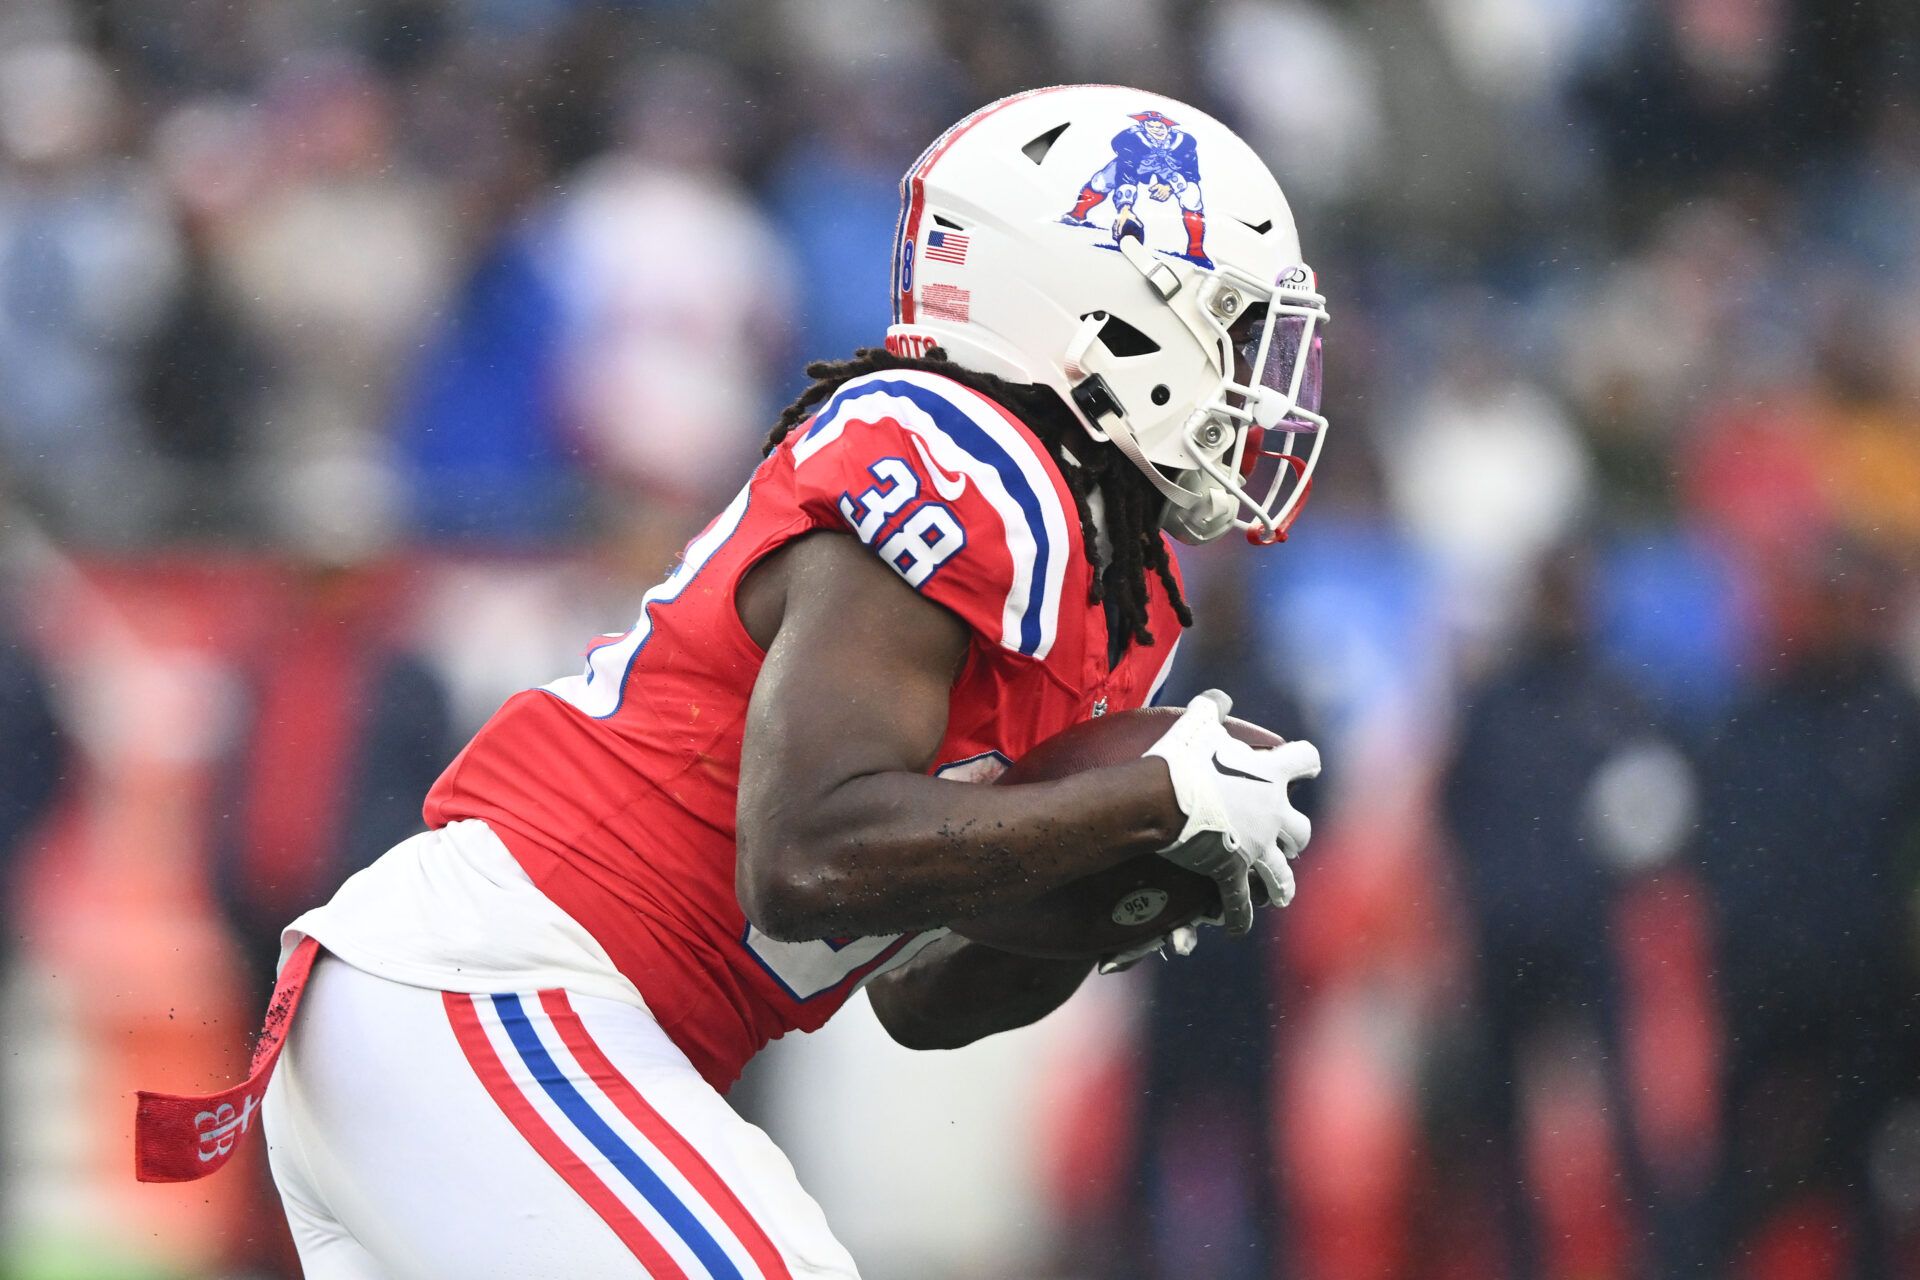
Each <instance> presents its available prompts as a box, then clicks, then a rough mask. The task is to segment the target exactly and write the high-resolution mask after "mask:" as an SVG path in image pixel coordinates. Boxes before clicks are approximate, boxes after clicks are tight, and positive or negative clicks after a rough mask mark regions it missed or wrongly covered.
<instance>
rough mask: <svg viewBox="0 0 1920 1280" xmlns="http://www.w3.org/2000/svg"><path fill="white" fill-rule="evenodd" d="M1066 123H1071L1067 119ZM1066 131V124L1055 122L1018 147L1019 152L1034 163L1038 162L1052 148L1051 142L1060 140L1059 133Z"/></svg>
mask: <svg viewBox="0 0 1920 1280" xmlns="http://www.w3.org/2000/svg"><path fill="white" fill-rule="evenodd" d="M1067 123H1068V124H1071V123H1072V121H1068V122H1067ZM1066 131H1067V126H1066V125H1065V124H1057V125H1055V126H1053V128H1051V129H1049V130H1047V131H1046V132H1045V133H1043V134H1041V135H1040V136H1039V137H1037V138H1035V139H1034V140H1033V141H1032V142H1029V143H1028V144H1027V145H1026V146H1024V147H1022V148H1020V153H1021V154H1022V155H1024V156H1026V158H1027V159H1029V160H1031V161H1033V162H1034V163H1035V164H1039V163H1041V162H1042V161H1044V160H1045V159H1046V158H1047V152H1049V151H1051V150H1053V144H1054V143H1056V142H1058V141H1060V135H1061V134H1063V133H1065V132H1066Z"/></svg>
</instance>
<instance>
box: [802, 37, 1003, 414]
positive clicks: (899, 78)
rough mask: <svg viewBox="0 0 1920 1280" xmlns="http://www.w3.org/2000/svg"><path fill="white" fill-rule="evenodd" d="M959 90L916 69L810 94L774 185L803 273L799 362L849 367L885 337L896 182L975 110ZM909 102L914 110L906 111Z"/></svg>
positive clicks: (928, 70)
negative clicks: (805, 124)
mask: <svg viewBox="0 0 1920 1280" xmlns="http://www.w3.org/2000/svg"><path fill="white" fill-rule="evenodd" d="M909 82H911V88H910V87H909ZM928 82H931V83H932V85H933V86H934V87H935V91H934V92H932V93H929V92H927V86H928ZM955 88H957V86H953V85H950V84H948V83H946V79H945V78H943V77H942V76H940V75H939V73H938V71H937V70H936V69H935V68H933V67H929V66H926V65H924V64H910V65H909V66H905V67H888V68H882V69H877V70H875V71H874V72H872V73H868V74H863V75H860V76H857V77H851V78H847V79H844V80H836V81H831V82H829V83H828V85H826V86H824V87H823V89H822V90H821V91H820V92H818V93H815V94H812V95H809V98H808V106H809V108H810V110H809V116H810V117H811V119H812V120H813V121H814V122H815V126H814V127H813V128H811V129H807V130H804V131H802V132H801V133H800V134H799V136H797V137H796V138H795V139H794V140H793V142H792V143H791V144H790V145H789V146H788V147H787V148H786V150H785V152H784V153H783V155H782V157H781V160H780V162H779V163H778V164H777V165H776V167H775V168H774V171H773V173H772V175H771V178H770V183H769V196H770V199H771V202H772V206H773V214H774V217H775V218H776V219H777V221H778V225H779V226H780V228H781V229H782V231H783V232H784V233H785V235H786V237H787V239H788V242H789V243H790V244H791V245H792V247H793V252H794V256H795V267H796V269H797V271H798V281H799V286H800V288H799V298H798V307H797V316H798V321H799V327H798V332H797V335H796V340H795V344H794V345H795V347H796V348H797V351H796V354H798V355H799V356H800V357H801V359H802V360H840V359H844V358H846V357H847V356H850V355H852V354H853V353H854V351H855V350H857V349H858V348H860V347H871V346H877V345H878V344H879V342H880V341H881V339H882V338H884V337H885V336H886V331H887V325H888V324H889V323H891V320H892V316H891V313H890V312H889V310H888V306H889V303H890V301H891V299H892V296H893V289H892V284H891V282H890V281H889V279H888V274H889V272H890V271H891V270H892V253H893V231H894V222H895V220H896V219H897V218H898V217H899V215H900V175H901V174H902V173H904V172H906V170H907V168H908V167H909V166H910V165H912V163H913V160H914V156H915V155H916V154H917V153H918V152H919V150H920V149H921V148H922V147H924V146H926V142H927V139H928V138H929V137H931V136H933V135H934V134H935V133H936V132H937V131H938V130H939V129H940V128H941V127H943V126H942V124H941V123H940V122H941V121H943V120H946V119H949V118H952V117H954V116H955V115H957V114H958V113H963V112H965V111H967V110H970V108H969V107H968V106H966V105H964V104H962V103H960V102H959V101H957V99H958V98H959V96H960V95H959V94H958V93H956V92H954V91H953V90H954V89H955ZM903 99H905V100H906V101H907V102H909V103H911V104H912V105H911V106H910V107H908V108H906V109H904V110H903V109H902V108H901V106H900V103H901V101H902V100H903ZM806 381H807V380H806V378H805V375H804V374H803V373H801V371H800V370H799V369H798V368H793V369H790V370H788V371H786V378H785V382H784V384H783V386H791V387H792V389H793V390H794V391H796V392H797V391H799V390H800V389H801V388H803V387H804V386H805V385H806Z"/></svg>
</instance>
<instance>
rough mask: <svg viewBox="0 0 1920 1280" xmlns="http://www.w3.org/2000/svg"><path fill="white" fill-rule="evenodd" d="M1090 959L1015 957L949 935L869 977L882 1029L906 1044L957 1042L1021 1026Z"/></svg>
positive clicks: (1055, 1002)
mask: <svg viewBox="0 0 1920 1280" xmlns="http://www.w3.org/2000/svg"><path fill="white" fill-rule="evenodd" d="M1091 968H1092V964H1091V962H1089V961H1086V960H1041V959H1036V958H1033V957H1030V956H1016V955H1012V954H1010V953H1008V952H1005V951H998V950H995V949H994V948H992V947H987V946H982V945H981V944H980V943H977V942H968V941H967V940H966V939H964V938H961V937H959V936H957V935H953V936H949V937H946V938H943V939H941V940H940V941H939V942H936V943H934V944H933V945H932V946H931V947H928V948H927V949H926V950H925V951H923V952H921V953H920V954H919V955H918V956H916V957H914V959H913V960H912V962H910V963H908V964H906V965H903V966H901V967H900V968H898V969H896V970H894V971H893V972H892V973H887V974H882V975H881V976H880V977H878V978H876V979H874V981H873V982H872V983H871V984H869V987H868V991H869V994H870V996H871V998H872V1001H873V1011H874V1013H875V1014H876V1015H877V1016H878V1017H879V1019H880V1024H881V1025H882V1026H884V1027H885V1028H886V1029H887V1034H888V1035H890V1036H892V1037H893V1038H894V1039H895V1040H897V1041H898V1042H899V1043H901V1044H903V1045H905V1046H906V1047H907V1048H909V1049H958V1048H959V1047H960V1046H962V1045H967V1044H972V1043H973V1042H974V1041H975V1040H979V1039H982V1038H984V1037H986V1036H990V1035H994V1034H995V1033H997V1032H1001V1031H1010V1030H1012V1029H1013V1028H1015V1027H1024V1026H1027V1025H1029V1024H1031V1023H1034V1022H1038V1021H1039V1020H1040V1019H1042V1018H1044V1017H1046V1016H1047V1015H1048V1014H1049V1013H1052V1012H1053V1011H1054V1010H1055V1009H1057V1008H1059V1007H1060V1006H1061V1005H1062V1004H1065V1003H1066V1001H1067V998H1068V997H1069V996H1071V995H1072V994H1073V993H1074V992H1075V991H1077V990H1079V989H1080V984H1081V982H1082V981H1084V980H1085V979H1086V976H1087V973H1088V971H1089V970H1090V969H1091Z"/></svg>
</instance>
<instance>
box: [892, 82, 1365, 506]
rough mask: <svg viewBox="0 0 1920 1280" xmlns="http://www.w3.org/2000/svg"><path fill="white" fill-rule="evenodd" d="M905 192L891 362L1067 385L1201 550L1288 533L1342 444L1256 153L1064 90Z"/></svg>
mask: <svg viewBox="0 0 1920 1280" xmlns="http://www.w3.org/2000/svg"><path fill="white" fill-rule="evenodd" d="M900 187H901V209H900V222H899V226H898V229H897V230H896V232H895V235H894V259H893V266H894V277H893V278H894V300H893V319H894V323H893V325H892V327H890V328H889V329H888V330H887V347H888V349H889V350H890V351H893V352H894V353H896V354H899V355H910V356H921V355H925V354H926V352H927V351H928V349H930V348H932V347H935V346H938V347H940V348H942V349H944V350H945V351H946V353H947V356H948V358H950V359H951V360H953V361H954V362H955V363H956V364H959V365H962V366H964V367H966V368H970V369H976V370H979V371H981V372H984V373H990V374H995V375H998V376H1000V377H1003V378H1008V379H1011V380H1014V381H1019V382H1031V383H1041V384H1045V385H1047V386H1050V387H1053V388H1054V389H1055V390H1057V391H1058V392H1059V393H1060V394H1061V396H1062V397H1063V398H1064V399H1065V400H1066V401H1067V403H1068V404H1069V405H1071V406H1073V409H1074V412H1075V414H1076V416H1077V417H1078V418H1079V419H1080V421H1081V423H1082V425H1083V426H1085V427H1086V429H1087V431H1088V433H1089V434H1090V435H1092V436H1093V438H1094V439H1096V440H1103V441H1110V442H1111V443H1112V444H1113V445H1114V446H1115V447H1116V448H1118V449H1119V450H1120V451H1121V452H1122V453H1124V454H1125V455H1126V456H1127V457H1128V458H1129V459H1130V460H1131V461H1132V462H1133V463H1134V465H1135V466H1137V467H1139V468H1140V469H1141V470H1142V471H1143V472H1145V473H1146V476H1147V478H1148V479H1149V480H1151V481H1152V482H1153V485H1154V487H1155V488H1156V489H1158V490H1159V491H1160V492H1161V493H1162V494H1164V495H1165V496H1166V498H1167V515H1166V518H1165V524H1166V527H1167V528H1168V530H1169V531H1170V532H1172V533H1173V534H1174V535H1175V536H1176V537H1179V538H1181V539H1182V540H1184V541H1187V542H1207V541H1211V540H1212V539H1214V538H1217V537H1219V536H1220V535H1222V534H1223V533H1225V532H1226V531H1227V530H1228V529H1229V528H1240V529H1244V530H1246V532H1247V538H1248V540H1249V541H1251V542H1255V543H1272V542H1278V541H1281V540H1284V539H1285V537H1286V535H1287V527H1288V525H1290V524H1291V523H1292V521H1293V518H1294V516H1295V515H1296V514H1298V512H1299V510H1300V505H1301V503H1302V502H1303V500H1304V499H1305V498H1306V495H1307V491H1308V489H1309V488H1310V487H1311V485H1312V481H1313V472H1314V468H1315V467H1316V466H1317V465H1318V463H1319V460H1320V450H1321V448H1322V447H1323V446H1324V444H1325V442H1326V428H1327V420H1326V419H1325V418H1323V417H1321V416H1320V412H1319V410H1320V326H1322V325H1324V324H1325V323H1326V320H1327V308H1326V300H1325V299H1324V298H1322V297H1321V296H1320V294H1319V292H1318V291H1317V290H1316V287H1315V279H1314V274H1313V272H1312V271H1311V270H1310V269H1309V268H1308V267H1307V266H1306V264H1305V263H1304V262H1302V261H1301V257H1300V241H1299V235H1298V233H1297V232H1296V231H1295V229H1294V225H1293V214H1292V213H1291V211H1290V210H1289V209H1288V208H1287V201H1286V197H1285V196H1283V195H1281V194H1280V186H1279V184H1278V183H1276V182H1275V181H1274V179H1273V175H1272V174H1271V173H1270V172H1268V170H1267V166H1266V165H1265V164H1263V163H1262V162H1261V160H1260V158H1259V156H1257V155H1255V154H1254V152H1253V149H1252V148H1251V147H1249V146H1247V144H1246V143H1245V142H1243V141H1241V140H1240V138H1239V137H1238V136H1237V135H1236V134H1235V133H1234V132H1233V131H1232V130H1231V129H1229V128H1227V127H1226V126H1225V125H1223V124H1221V123H1220V122H1219V121H1218V120H1215V119H1214V118H1213V117H1211V116H1208V115H1206V114H1204V113H1203V112H1200V111H1196V110H1194V109H1193V108H1192V107H1189V106H1187V105H1185V104H1184V103H1179V102H1175V101H1173V100H1172V99H1170V98H1163V97H1160V96H1159V95H1157V94H1151V93H1144V92H1141V91H1140V90H1137V89H1127V88H1122V87H1118V86H1114V85H1064V86H1059V87H1056V88H1051V89H1035V90H1031V91H1029V92H1027V93H1021V94H1015V95H1014V96H1012V97H1010V98H1003V99H1001V100H1000V101H999V102H996V103H993V104H992V105H991V106H987V107H983V108H981V109H980V110H979V111H976V112H974V113H973V114H972V115H970V116H968V117H967V118H966V119H964V120H962V121H960V123H958V124H956V125H954V126H953V127H952V128H951V129H949V130H947V131H946V133H944V134H942V135H941V136H940V137H939V139H937V140H936V141H935V142H934V144H933V145H932V146H931V147H928V148H927V150H926V151H925V152H924V153H923V154H922V155H921V157H920V159H919V160H918V161H917V162H915V164H914V166H913V168H912V169H910V170H909V171H908V172H907V175H906V177H905V178H903V179H902V180H901V184H900ZM1303 435H1304V436H1311V437H1312V447H1311V450H1310V451H1309V452H1308V453H1307V456H1306V457H1305V458H1302V457H1300V456H1298V454H1297V453H1296V452H1295V450H1294V444H1295V441H1296V439H1297V438H1298V437H1300V436H1303ZM1276 436H1278V437H1280V438H1281V442H1280V443H1279V445H1278V447H1275V446H1273V445H1271V444H1269V440H1271V439H1273V438H1274V437H1276Z"/></svg>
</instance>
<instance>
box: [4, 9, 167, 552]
mask: <svg viewBox="0 0 1920 1280" xmlns="http://www.w3.org/2000/svg"><path fill="white" fill-rule="evenodd" d="M118 109H119V104H118V103H117V101H116V95H115V84H114V80H113V78H112V76H111V75H110V74H109V73H108V70H107V68H106V67H104V66H102V65H101V64H100V62H99V61H98V60H97V59H96V58H95V57H94V56H93V55H92V54H91V53H90V52H88V51H87V50H85V49H82V48H80V47H78V46H75V45H70V44H27V45H22V46H19V47H16V48H13V49H0V388H4V389H5V394H4V395H0V460H3V461H4V462H5V463H6V464H7V465H8V467H9V469H10V470H12V472H13V473H14V474H15V476H16V477H17V482H18V483H19V484H20V485H21V486H22V488H23V491H24V494H25V496H27V497H28V498H29V499H30V500H31V501H33V502H35V503H36V504H37V505H40V506H41V507H43V508H44V509H46V510H47V512H48V514H50V515H51V516H52V517H53V518H54V519H55V521H56V522H57V524H58V526H59V528H60V529H61V530H62V531H63V532H66V533H69V534H71V535H74V536H79V537H82V538H92V539H99V538H103V537H104V538H108V539H114V540H125V539H128V538H130V537H132V536H134V535H136V534H138V533H140V532H143V531H144V525H145V519H144V517H145V514H146V513H145V511H144V510H143V506H144V503H143V499H145V498H146V497H147V494H148V489H147V488H146V486H144V485H142V484H140V483H138V476H137V469H138V466H139V460H138V456H137V450H138V436H139V420H138V416H137V412H136V409H135V405H134V395H135V391H136V387H135V384H134V379H133V377H132V364H131V358H132V355H133V353H134V352H136V351H137V350H138V348H139V346H140V343H141V342H142V341H143V340H144V339H145V337H146V336H147V334H149V333H150V332H151V331H152V329H153V327H154V325H155V323H156V322H157V321H158V319H159V317H160V314H161V311H162V308H163V307H164V306H165V304H166V301H167V298H168V294H169V290H170V289H171V288H172V287H173V282H174V279H175V277H176V273H177V270H178V247H177V244H176V241H175V237H174V230H173V226H172V224H171V222H170V221H169V220H168V218H167V216H166V210H165V207H164V205H163V204H162V202H161V200H160V197H159V193H158V192H157V191H156V189H155V187H154V184H153V182H152V180H151V177H150V175H149V174H148V172H147V170H146V167H145V165H144V164H143V163H141V162H139V161H137V160H131V161H130V160H126V159H122V158H120V157H119V156H117V155H116V154H115V144H116V138H115V136H114V124H115V113H116V112H117V110H118Z"/></svg>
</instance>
